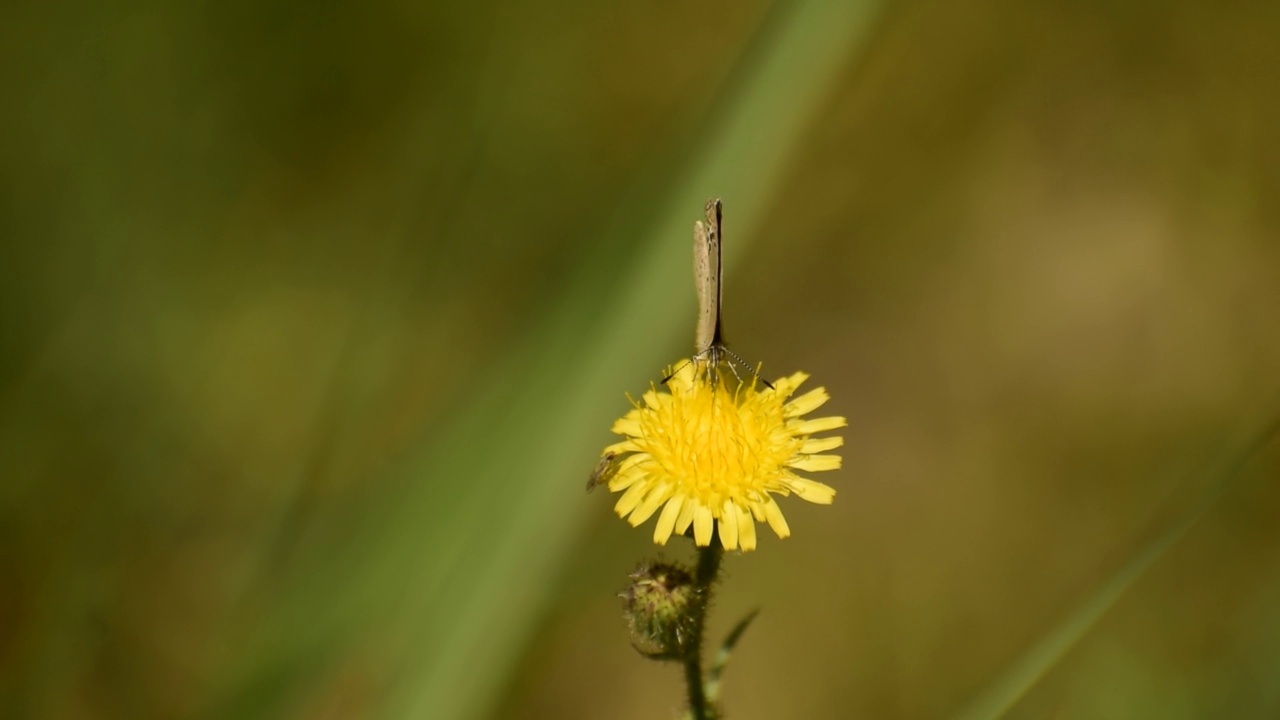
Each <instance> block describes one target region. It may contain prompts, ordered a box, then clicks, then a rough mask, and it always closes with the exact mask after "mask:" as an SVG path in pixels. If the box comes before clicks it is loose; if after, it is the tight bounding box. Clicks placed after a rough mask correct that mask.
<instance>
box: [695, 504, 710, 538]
mask: <svg viewBox="0 0 1280 720" xmlns="http://www.w3.org/2000/svg"><path fill="white" fill-rule="evenodd" d="M714 528H715V516H713V515H712V514H711V508H709V507H707V506H706V505H702V504H700V503H699V504H698V507H697V509H695V510H694V511H693V542H694V544H695V545H698V546H700V547H706V546H708V545H710V544H711V531H712V530H713V529H714Z"/></svg>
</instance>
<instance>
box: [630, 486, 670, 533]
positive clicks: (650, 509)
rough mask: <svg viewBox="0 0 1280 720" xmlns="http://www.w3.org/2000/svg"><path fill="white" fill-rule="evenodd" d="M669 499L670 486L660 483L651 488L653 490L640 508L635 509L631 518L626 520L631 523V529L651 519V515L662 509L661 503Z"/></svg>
mask: <svg viewBox="0 0 1280 720" xmlns="http://www.w3.org/2000/svg"><path fill="white" fill-rule="evenodd" d="M669 497H671V486H670V485H668V484H666V483H662V484H660V485H657V486H656V487H654V488H653V490H652V491H651V492H650V493H649V494H648V495H646V496H645V498H644V502H642V503H640V507H638V508H636V509H635V510H634V511H633V512H632V513H631V517H629V518H627V522H629V523H631V527H635V526H637V525H639V524H640V523H642V522H644V521H645V520H648V519H649V518H651V517H653V514H654V513H655V512H657V511H658V508H660V507H662V503H664V502H666V501H667V498H669Z"/></svg>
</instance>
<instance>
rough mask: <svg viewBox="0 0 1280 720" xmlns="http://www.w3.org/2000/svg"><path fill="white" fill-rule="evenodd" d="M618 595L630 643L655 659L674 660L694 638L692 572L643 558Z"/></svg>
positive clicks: (689, 645)
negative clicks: (628, 628) (629, 580)
mask: <svg viewBox="0 0 1280 720" xmlns="http://www.w3.org/2000/svg"><path fill="white" fill-rule="evenodd" d="M630 578H631V585H630V586H629V587H628V588H627V591H626V592H625V593H622V594H621V595H620V597H621V598H622V599H623V607H624V608H625V609H626V616H627V624H628V625H629V626H630V628H631V644H632V645H633V646H634V647H635V649H636V650H638V651H640V653H642V654H643V655H646V656H648V657H650V658H653V659H655V660H677V659H680V658H683V657H684V656H685V655H686V654H688V653H689V652H696V651H697V648H694V647H691V644H692V642H694V633H693V628H694V618H693V602H694V600H695V598H696V596H697V592H698V591H697V589H696V588H695V587H694V582H693V574H692V573H690V572H689V571H688V570H686V569H685V568H683V567H681V566H680V565H676V564H673V563H651V562H644V563H642V564H641V565H640V567H639V568H637V569H636V571H635V572H633V573H631V575H630Z"/></svg>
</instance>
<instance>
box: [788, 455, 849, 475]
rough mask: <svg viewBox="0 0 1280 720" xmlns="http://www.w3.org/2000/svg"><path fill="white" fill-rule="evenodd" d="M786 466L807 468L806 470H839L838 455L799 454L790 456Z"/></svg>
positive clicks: (798, 468)
mask: <svg viewBox="0 0 1280 720" xmlns="http://www.w3.org/2000/svg"><path fill="white" fill-rule="evenodd" d="M787 466H788V467H793V468H795V469H797V470H807V471H808V472H822V471H823V470H839V469H840V456H839V455H801V456H799V457H795V458H792V459H791V461H790V462H788V463H787Z"/></svg>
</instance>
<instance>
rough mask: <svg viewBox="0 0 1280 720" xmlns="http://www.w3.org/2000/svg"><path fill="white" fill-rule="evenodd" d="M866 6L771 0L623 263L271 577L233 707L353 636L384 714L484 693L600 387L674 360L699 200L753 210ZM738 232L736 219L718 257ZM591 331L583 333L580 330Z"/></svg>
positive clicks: (627, 225) (562, 524) (571, 474)
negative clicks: (766, 18) (358, 508)
mask: <svg viewBox="0 0 1280 720" xmlns="http://www.w3.org/2000/svg"><path fill="white" fill-rule="evenodd" d="M877 7H878V5H877V4H876V3H862V4H859V3H825V2H821V0H808V1H806V2H797V3H788V4H780V5H779V7H778V8H777V9H776V10H775V11H774V13H773V16H772V17H771V18H770V20H771V21H772V22H770V23H769V27H767V28H766V29H765V30H764V31H763V35H762V37H761V38H759V41H758V42H757V43H755V44H754V45H753V49H752V51H751V52H748V53H747V56H746V57H745V58H744V60H743V63H744V64H743V67H742V68H741V70H740V72H739V73H738V78H737V82H736V83H735V85H734V87H732V88H731V91H730V92H729V93H728V97H727V98H726V100H725V102H723V103H721V104H720V105H719V106H718V107H717V108H716V109H715V112H713V113H712V114H711V116H710V118H709V125H708V127H707V128H706V129H705V131H704V133H703V134H704V137H705V142H703V143H701V144H700V146H699V147H700V151H699V152H695V153H691V154H690V155H689V156H688V157H687V158H686V164H685V165H684V168H683V170H682V173H681V175H680V177H679V178H678V179H677V181H676V182H675V183H674V185H673V186H672V187H673V188H674V189H672V190H671V191H670V192H669V193H666V194H665V195H664V200H663V202H662V204H661V205H660V209H659V210H658V211H657V212H655V213H649V212H645V211H643V210H637V209H632V210H631V211H630V212H629V213H628V212H622V213H620V214H619V217H618V221H617V222H616V223H615V224H614V226H613V227H614V229H613V230H612V231H611V232H612V233H613V234H614V235H615V236H618V235H632V236H634V235H635V234H636V231H635V230H634V228H643V232H642V236H641V237H640V238H638V240H639V241H640V244H641V245H642V247H644V250H643V251H642V253H641V256H640V257H639V258H638V259H637V261H636V262H635V263H634V265H632V266H631V267H625V268H619V267H616V266H613V265H612V264H610V263H606V262H605V260H608V259H607V258H600V259H599V261H598V262H595V263H593V264H591V265H590V266H589V267H586V268H584V270H583V272H582V273H581V274H580V275H579V277H578V279H577V281H575V282H574V283H573V284H572V286H570V287H569V288H568V289H567V290H566V292H565V294H564V296H563V298H562V300H561V302H560V303H558V304H557V306H556V308H555V310H554V312H551V313H549V316H548V319H547V321H546V322H545V324H544V325H543V326H542V327H541V328H538V329H536V330H535V331H534V332H532V333H531V334H530V336H529V338H527V340H526V341H525V342H517V343H516V345H515V347H513V349H512V352H511V353H510V355H509V356H508V357H506V358H504V359H503V360H502V361H501V362H500V363H499V365H498V367H497V368H496V369H495V371H494V372H493V374H492V377H490V378H487V381H486V382H485V383H484V386H483V387H482V388H480V389H479V392H478V393H477V396H476V397H475V399H474V401H473V403H472V406H471V408H470V411H469V412H468V413H467V414H466V415H465V416H463V417H460V418H459V419H458V420H457V421H456V423H455V424H454V425H453V426H452V427H451V428H450V429H449V430H448V431H446V432H445V433H443V434H442V435H441V436H439V437H435V438H432V439H431V440H430V442H429V443H428V445H427V447H425V448H424V449H423V452H422V453H421V454H420V456H419V458H418V459H416V460H413V461H411V462H409V463H407V465H406V467H405V468H404V469H403V475H404V477H405V479H406V482H404V483H402V484H401V485H400V488H401V492H400V493H398V494H396V495H395V497H393V498H388V499H387V501H386V504H385V505H377V506H373V507H370V508H366V509H363V510H362V512H361V515H362V516H363V519H362V520H361V521H359V523H358V524H357V525H356V528H355V529H354V530H352V531H351V532H346V533H342V534H341V537H334V538H332V539H331V540H330V542H328V543H322V544H321V545H320V546H319V547H318V548H315V549H314V550H313V551H312V552H311V553H309V555H308V557H307V558H304V559H302V560H300V561H299V563H298V568H299V569H298V570H297V571H296V572H295V573H294V574H290V575H289V576H287V577H284V578H282V579H281V580H280V584H281V586H282V587H283V588H284V589H285V592H286V593H287V594H286V595H285V597H284V598H283V600H281V601H279V602H278V603H276V604H275V606H274V607H272V608H270V609H269V610H268V611H267V615H266V617H264V619H263V620H262V621H261V623H260V624H259V627H260V629H261V632H260V634H258V636H257V637H256V638H255V644H254V647H253V648H250V649H249V651H248V652H246V653H244V654H243V655H244V656H247V657H250V658H252V662H251V663H249V664H245V665H242V666H239V667H236V668H233V669H232V674H231V676H230V677H228V678H227V679H226V685H225V687H226V693H227V697H226V706H227V707H231V708H234V709H235V710H236V711H237V712H238V713H240V714H239V715H237V716H244V715H243V713H245V712H248V713H252V714H275V712H274V708H278V706H279V704H280V702H281V700H280V697H281V696H282V695H287V694H288V693H289V692H290V688H291V686H292V685H293V684H294V682H295V680H297V679H298V677H299V675H300V674H301V675H302V676H306V675H309V674H314V673H316V672H319V671H320V668H319V667H318V666H321V665H323V664H324V661H323V658H325V657H332V656H334V655H335V654H343V653H349V652H361V653H363V654H366V655H367V654H372V655H373V656H374V657H375V664H378V663H379V662H380V663H381V664H382V665H384V666H385V668H386V670H387V673H388V675H390V676H391V679H389V680H387V681H386V682H385V687H383V686H379V692H378V695H379V697H381V698H384V704H383V705H382V706H381V707H380V708H374V709H373V710H374V712H376V713H377V714H379V715H381V716H384V717H438V718H452V717H475V716H477V715H479V714H481V713H483V712H484V711H485V709H486V708H487V706H488V705H489V704H491V703H492V699H493V697H494V694H495V690H496V689H497V686H498V684H499V683H500V682H501V680H502V678H503V676H504V674H505V673H506V672H507V669H508V668H509V666H510V664H511V662H512V661H513V659H514V658H515V657H516V654H517V653H518V652H519V648H520V646H521V644H522V643H523V641H524V640H525V638H527V637H528V635H529V633H530V623H531V621H532V620H533V619H534V618H536V616H537V614H538V612H539V611H540V607H541V604H542V602H543V601H544V594H545V590H544V588H545V584H544V583H543V582H542V579H543V578H545V577H547V576H548V574H549V573H550V572H551V570H552V568H553V567H554V566H555V564H556V562H557V561H558V560H559V559H560V558H561V557H563V556H564V555H565V553H566V551H567V550H568V548H569V547H570V546H571V542H572V540H573V537H574V533H575V530H576V527H577V523H576V521H575V519H576V518H577V516H578V515H580V513H581V511H582V510H583V509H584V508H585V501H584V500H583V499H582V498H581V497H580V496H581V492H580V490H581V480H582V477H583V473H584V472H586V471H587V470H589V468H583V467H581V463H582V461H583V457H584V452H587V451H586V449H585V448H583V447H582V439H583V438H592V437H599V436H600V435H601V433H602V432H603V430H602V429H601V428H598V427H596V424H597V423H599V422H600V417H601V409H602V406H603V403H606V402H607V403H609V404H610V405H611V406H612V405H614V404H616V403H614V402H613V401H614V400H616V398H617V397H619V395H620V392H621V390H622V389H623V388H624V387H625V386H624V385H623V383H628V384H630V383H631V382H633V381H634V374H635V373H637V372H638V373H640V376H641V377H648V376H651V375H652V374H653V373H654V372H656V371H657V364H658V363H660V362H664V361H667V360H670V359H671V358H669V357H663V356H660V355H658V353H659V352H661V348H665V347H671V346H672V344H673V343H674V342H676V341H677V339H678V338H680V337H683V336H685V335H687V334H688V331H689V328H690V327H691V323H692V317H693V315H692V311H691V310H689V306H690V305H691V303H692V292H691V291H690V289H689V267H688V262H687V260H686V258H687V256H688V243H689V233H690V232H691V225H692V219H693V218H695V217H696V216H697V210H698V209H699V208H700V207H702V203H703V202H704V201H705V199H706V198H707V197H709V196H711V195H719V196H721V197H723V198H725V200H726V205H727V206H728V208H729V209H730V212H732V216H731V217H732V218H733V221H732V222H733V225H734V227H740V228H748V227H751V226H752V225H754V224H756V222H757V219H758V217H759V215H760V213H762V212H763V210H764V208H765V207H767V205H768V199H769V198H770V197H771V195H772V194H773V192H774V189H775V185H776V183H777V182H778V181H779V179H780V178H781V177H782V175H783V170H784V165H785V163H786V160H787V158H788V157H789V156H790V154H791V153H792V151H793V149H794V147H795V146H796V144H797V143H798V142H799V140H800V138H801V136H802V133H803V132H804V130H805V129H806V128H807V127H808V126H809V124H810V120H811V118H812V116H813V114H814V113H815V112H816V111H817V109H818V107H819V106H820V103H821V102H822V100H823V99H824V97H825V92H826V91H827V89H828V88H829V86H830V84H831V82H832V80H833V79H834V78H835V77H836V74H837V73H838V72H839V71H840V70H841V69H842V68H843V67H845V65H846V64H847V62H848V60H849V58H850V57H851V55H852V53H853V51H854V50H856V48H857V47H858V44H859V40H860V38H861V37H862V34H863V33H864V32H865V31H866V29H867V27H868V25H869V21H870V20H871V18H872V16H873V11H874V10H876V9H877ZM624 207H626V206H625V205H624ZM606 234H607V233H606ZM748 240H749V236H748V235H747V234H746V233H745V232H744V233H741V234H735V236H734V240H733V243H732V244H731V245H730V247H729V248H727V250H726V258H725V260H726V263H729V264H730V265H731V264H732V262H733V260H734V258H736V257H738V256H739V255H740V254H741V252H742V251H743V250H744V249H745V245H746V243H747V241H748ZM602 242H603V241H602ZM673 258H677V260H673ZM602 275H609V276H613V277H616V278H617V281H616V284H611V285H610V286H609V287H611V288H612V292H611V294H609V295H608V296H604V297H602V296H601V294H600V291H599V289H598V282H596V281H595V278H598V277H600V276H602ZM602 304H603V305H604V306H605V307H606V310H605V311H604V312H603V313H601V312H600V311H599V307H600V306H601V305H602ZM601 317H603V320H601V319H600V318H601ZM672 318H681V319H683V318H688V319H689V320H688V322H684V321H674V322H673V321H672ZM584 337H590V338H592V339H593V341H592V342H591V343H590V344H589V345H586V346H584V344H583V338H584ZM586 457H590V455H589V454H587V455H586ZM595 510H596V511H602V510H601V509H600V508H599V507H596V508H595ZM335 579H340V580H341V582H340V583H335ZM370 648H372V650H371V649H370ZM255 689H256V692H255ZM383 690H385V692H382V691H383ZM250 698H252V699H251V700H250Z"/></svg>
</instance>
